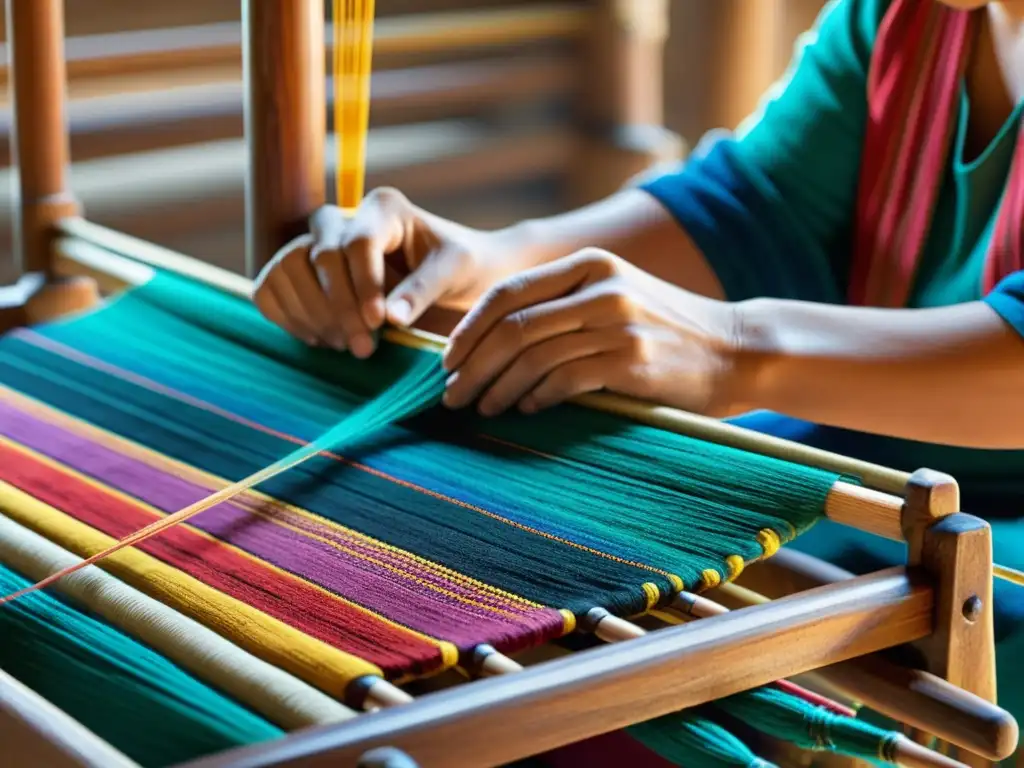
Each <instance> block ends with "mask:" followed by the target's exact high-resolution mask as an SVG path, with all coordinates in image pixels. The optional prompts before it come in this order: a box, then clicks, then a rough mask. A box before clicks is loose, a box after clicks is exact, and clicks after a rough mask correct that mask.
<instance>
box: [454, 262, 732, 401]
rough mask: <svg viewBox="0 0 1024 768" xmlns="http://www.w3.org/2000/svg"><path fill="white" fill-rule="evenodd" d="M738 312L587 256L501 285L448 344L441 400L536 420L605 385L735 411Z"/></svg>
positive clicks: (649, 397)
mask: <svg viewBox="0 0 1024 768" xmlns="http://www.w3.org/2000/svg"><path fill="white" fill-rule="evenodd" d="M733 308H734V305H732V304H728V303H725V302H721V301H715V300H712V299H707V298H704V297H702V296H698V295H696V294H692V293H689V292H687V291H684V290H682V289H681V288H677V287H675V286H673V285H670V284H669V283H665V282H663V281H661V280H658V279H657V278H655V277H652V276H651V275H649V274H647V273H645V272H642V271H641V270H639V269H638V268H636V267H634V266H632V265H631V264H629V263H627V262H625V261H623V260H622V259H620V258H618V257H617V256H614V255H612V254H610V253H608V252H606V251H599V250H594V249H588V250H584V251H580V252H579V253H576V254H574V255H572V256H568V257H566V258H563V259H560V260H558V261H553V262H551V263H549V264H546V265H544V266H541V267H538V268H536V269H532V270H529V271H526V272H523V273H520V274H517V275H514V276H513V277H511V278H509V279H507V280H504V281H503V282H501V283H499V284H497V285H496V286H495V287H494V288H492V289H491V290H489V291H488V292H487V293H486V295H485V296H484V297H483V299H482V300H481V301H480V302H479V303H478V304H477V305H476V306H475V307H474V308H473V309H472V310H471V311H470V312H469V313H468V314H467V315H466V316H465V317H464V318H463V319H462V321H461V322H460V323H459V325H458V326H457V327H456V329H455V331H454V332H453V333H452V335H451V337H450V341H449V347H448V350H447V352H446V354H445V358H444V362H445V367H446V368H447V369H448V370H449V371H452V374H451V376H450V377H449V379H448V387H447V391H446V393H445V403H446V404H447V405H448V406H449V407H452V408H460V407H463V406H465V405H468V404H469V403H470V402H472V401H474V400H477V399H479V405H478V407H479V410H480V412H481V413H482V414H484V415H487V416H491V415H495V414H498V413H500V412H502V411H504V410H506V409H507V408H510V407H512V406H513V405H516V404H518V406H519V409H520V410H521V411H523V412H526V413H530V412H534V411H539V410H541V409H543V408H547V407H549V406H552V405H555V404H556V403H559V402H561V401H563V400H567V399H569V398H572V397H575V396H577V395H581V394H584V393H586V392H592V391H595V390H600V389H608V390H611V391H614V392H618V393H620V394H624V395H630V396H632V397H637V398H641V399H644V400H650V401H656V402H658V403H662V404H666V405H671V406H675V407H678V408H683V409H685V410H689V411H694V412H700V413H707V414H710V415H715V416H721V415H726V414H727V413H729V412H732V411H733V410H735V409H736V408H737V407H738V405H739V402H738V399H737V389H736V386H735V385H736V383H737V375H738V369H739V366H738V364H737V361H738V359H739V358H738V349H737V344H736V343H735V341H734V340H735V339H736V338H737V334H736V332H737V320H736V313H735V311H734V309H733Z"/></svg>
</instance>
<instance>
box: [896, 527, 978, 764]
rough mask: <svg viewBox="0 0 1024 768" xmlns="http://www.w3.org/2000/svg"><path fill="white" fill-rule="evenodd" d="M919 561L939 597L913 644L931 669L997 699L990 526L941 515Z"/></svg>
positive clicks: (966, 757) (974, 758) (973, 760)
mask: <svg viewBox="0 0 1024 768" xmlns="http://www.w3.org/2000/svg"><path fill="white" fill-rule="evenodd" d="M920 565H921V567H922V568H924V569H925V570H927V572H928V574H929V576H930V577H931V578H932V580H933V582H934V584H935V596H936V604H935V632H934V633H933V634H932V635H931V636H929V637H927V638H925V639H924V640H922V641H921V642H919V643H916V644H915V647H916V648H917V649H918V650H919V651H921V652H922V654H923V655H924V658H925V662H926V665H927V669H928V671H929V672H932V673H933V674H935V675H938V676H939V677H942V678H943V679H945V680H948V681H949V682H950V683H952V684H953V685H956V686H958V687H959V688H962V689H964V690H965V691H970V692H971V693H974V694H976V695H977V696H979V697H980V698H982V699H984V700H986V701H991V702H995V701H996V661H995V633H994V629H993V608H992V529H991V527H990V526H989V524H988V523H987V522H985V521H984V520H980V519H979V518H976V517H973V516H971V515H965V514H962V513H957V514H953V515H947V516H945V517H942V518H941V519H940V520H938V521H937V522H936V523H934V524H932V525H931V526H930V527H929V528H928V529H927V530H926V531H925V534H924V540H923V546H922V550H921V555H920ZM958 757H959V759H960V760H961V761H962V762H964V763H966V764H968V765H970V766H978V767H982V766H989V765H991V760H990V759H988V758H986V757H983V756H978V755H976V754H972V753H970V752H965V751H964V750H959V753H958Z"/></svg>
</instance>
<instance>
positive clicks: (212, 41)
mask: <svg viewBox="0 0 1024 768" xmlns="http://www.w3.org/2000/svg"><path fill="white" fill-rule="evenodd" d="M277 1H278V2H280V1H281V0H277ZM592 21H593V15H592V12H591V10H590V9H588V8H587V7H586V6H581V5H580V4H579V3H577V2H570V3H545V4H540V5H530V6H526V7H521V6H520V7H513V8H478V9H468V10H455V11H439V12H426V13H407V14H401V15H397V16H385V17H382V18H379V19H378V20H377V23H376V28H375V30H374V38H375V44H374V48H375V50H376V52H377V53H378V54H381V55H383V56H394V57H406V56H424V55H431V54H436V53H442V54H445V55H450V54H453V53H457V52H464V51H471V50H481V49H483V50H493V49H494V48H495V47H497V46H501V47H512V46H531V45H534V44H537V43H561V42H565V41H572V40H578V39H579V38H581V37H582V36H583V35H585V34H586V33H587V32H588V31H589V30H590V29H591V28H592V26H593V25H592ZM324 32H325V34H324V47H325V49H327V50H325V54H326V53H327V52H328V50H329V48H330V46H331V43H332V31H331V30H330V29H325V30H324ZM241 43H242V41H241V35H240V28H239V24H238V22H216V23H211V24H199V25H193V26H185V27H172V28H165V29H145V30H136V31H131V32H116V33H112V34H95V35H83V36H78V37H70V38H69V39H68V43H67V60H68V75H69V77H70V79H71V80H72V81H73V82H75V81H81V80H89V79H102V78H105V77H110V76H111V75H120V74H123V73H144V74H147V75H150V76H152V75H158V74H161V73H172V72H181V71H182V70H186V71H187V70H192V71H193V72H194V71H195V70H197V69H198V70H210V71H214V72H218V73H220V72H223V73H224V76H223V79H224V80H225V81H231V80H237V79H238V76H239V70H240V67H239V64H240V62H241V55H240V54H241ZM6 54H7V46H6V45H2V44H0V86H3V85H6V84H7V80H8V71H7V67H6V62H7V55H6ZM325 63H327V62H326V60H325ZM325 71H326V67H325Z"/></svg>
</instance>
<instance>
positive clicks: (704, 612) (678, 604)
mask: <svg viewBox="0 0 1024 768" xmlns="http://www.w3.org/2000/svg"><path fill="white" fill-rule="evenodd" d="M672 608H674V609H675V610H677V611H679V612H680V613H682V614H684V615H686V616H693V617H694V618H696V619H708V618H711V617H712V616H718V615H719V614H723V613H728V612H729V609H728V608H726V607H725V606H724V605H719V604H718V603H716V602H715V601H714V600H708V599H707V598H706V597H701V596H700V595H695V594H693V593H692V592H680V593H679V594H678V595H676V596H675V598H674V599H673V600H672Z"/></svg>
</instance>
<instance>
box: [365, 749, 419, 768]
mask: <svg viewBox="0 0 1024 768" xmlns="http://www.w3.org/2000/svg"><path fill="white" fill-rule="evenodd" d="M356 768H416V761H415V760H413V759H412V758H411V757H409V756H408V755H407V754H405V752H402V751H401V750H398V749H392V748H391V747H382V748H380V749H373V750H370V751H369V752H367V753H366V754H365V755H363V756H362V757H361V758H359V762H358V764H357V765H356Z"/></svg>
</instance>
